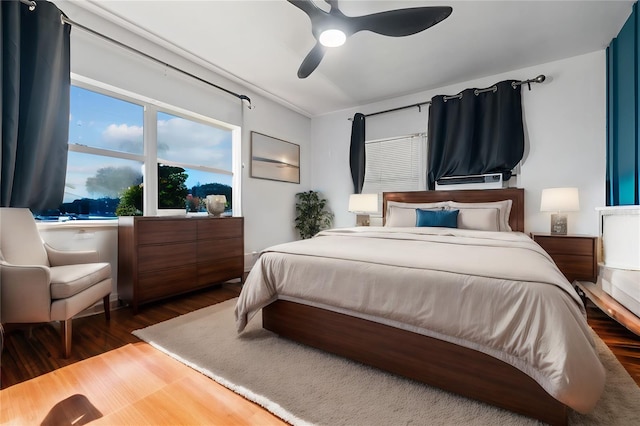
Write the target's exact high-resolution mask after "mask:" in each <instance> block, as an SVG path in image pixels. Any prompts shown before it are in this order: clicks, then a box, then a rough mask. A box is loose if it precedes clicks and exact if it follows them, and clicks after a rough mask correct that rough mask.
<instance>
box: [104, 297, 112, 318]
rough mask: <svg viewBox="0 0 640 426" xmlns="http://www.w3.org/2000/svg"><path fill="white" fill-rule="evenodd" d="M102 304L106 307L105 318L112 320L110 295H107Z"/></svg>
mask: <svg viewBox="0 0 640 426" xmlns="http://www.w3.org/2000/svg"><path fill="white" fill-rule="evenodd" d="M102 304H103V305H104V317H105V318H106V320H107V321H109V320H110V319H111V308H110V306H109V305H110V303H109V295H106V296H105V297H104V299H102Z"/></svg>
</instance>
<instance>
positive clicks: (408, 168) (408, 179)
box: [362, 133, 426, 203]
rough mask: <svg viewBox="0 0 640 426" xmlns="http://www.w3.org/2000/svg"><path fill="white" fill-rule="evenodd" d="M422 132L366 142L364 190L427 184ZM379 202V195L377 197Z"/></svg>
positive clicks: (404, 188) (406, 188)
mask: <svg viewBox="0 0 640 426" xmlns="http://www.w3.org/2000/svg"><path fill="white" fill-rule="evenodd" d="M425 153H426V137H425V134H424V133H421V134H417V135H408V136H400V137H395V138H389V139H379V140H373V141H367V142H365V155H366V166H365V172H364V185H363V187H362V192H363V193H365V194H371V193H378V194H381V193H382V192H385V191H387V192H388V191H418V190H424V189H425V188H426V158H425V157H426V155H425ZM379 199H380V203H382V197H379Z"/></svg>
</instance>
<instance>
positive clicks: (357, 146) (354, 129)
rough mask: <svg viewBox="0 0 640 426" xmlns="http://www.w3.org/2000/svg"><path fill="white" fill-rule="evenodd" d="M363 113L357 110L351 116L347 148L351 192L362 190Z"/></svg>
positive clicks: (363, 162)
mask: <svg viewBox="0 0 640 426" xmlns="http://www.w3.org/2000/svg"><path fill="white" fill-rule="evenodd" d="M364 128H365V119H364V114H360V113H359V112H358V113H356V115H354V116H353V124H352V125H351V147H350V149H349V164H350V166H351V179H353V193H354V194H359V193H360V192H362V185H364V169H365V163H366V158H365V152H364Z"/></svg>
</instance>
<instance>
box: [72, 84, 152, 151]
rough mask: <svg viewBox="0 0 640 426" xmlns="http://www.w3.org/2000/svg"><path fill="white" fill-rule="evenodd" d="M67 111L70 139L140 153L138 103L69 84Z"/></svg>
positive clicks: (141, 121) (74, 141)
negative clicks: (68, 105)
mask: <svg viewBox="0 0 640 426" xmlns="http://www.w3.org/2000/svg"><path fill="white" fill-rule="evenodd" d="M70 112H71V114H70V117H69V143H73V144H79V145H86V146H90V147H95V148H102V149H108V150H112V151H119V152H127V153H131V154H142V153H143V135H142V123H143V115H144V108H143V107H142V106H141V105H136V104H133V103H131V102H126V101H123V100H120V99H116V98H113V97H111V96H107V95H102V94H100V93H96V92H92V91H91V90H87V89H83V88H80V87H77V86H71V103H70Z"/></svg>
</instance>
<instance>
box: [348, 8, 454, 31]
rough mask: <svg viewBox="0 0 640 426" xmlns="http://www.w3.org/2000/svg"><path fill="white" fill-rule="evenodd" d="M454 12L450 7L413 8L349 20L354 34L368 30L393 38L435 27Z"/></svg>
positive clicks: (350, 18) (355, 17)
mask: <svg viewBox="0 0 640 426" xmlns="http://www.w3.org/2000/svg"><path fill="white" fill-rule="evenodd" d="M452 11H453V9H452V8H451V7H449V6H433V7H412V8H408V9H397V10H389V11H386V12H380V13H373V14H371V15H365V16H354V17H349V20H350V21H351V22H350V25H351V26H352V27H351V28H352V29H353V32H354V33H355V32H358V31H364V30H367V31H372V32H374V33H377V34H382V35H386V36H391V37H403V36H408V35H412V34H416V33H419V32H420V31H424V30H426V29H427V28H429V27H432V26H434V25H435V24H437V23H438V22H440V21H443V20H445V19H446V18H447V17H449V15H451V12H452Z"/></svg>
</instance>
